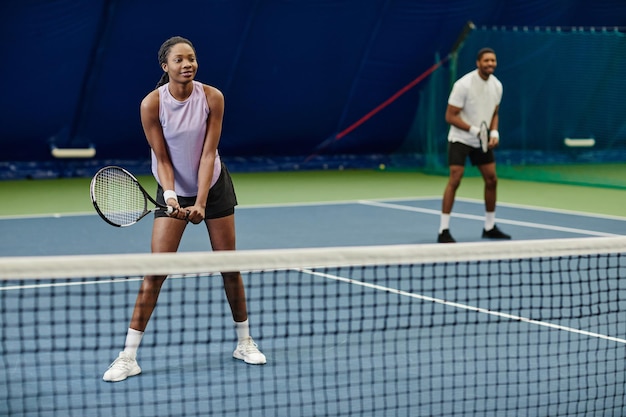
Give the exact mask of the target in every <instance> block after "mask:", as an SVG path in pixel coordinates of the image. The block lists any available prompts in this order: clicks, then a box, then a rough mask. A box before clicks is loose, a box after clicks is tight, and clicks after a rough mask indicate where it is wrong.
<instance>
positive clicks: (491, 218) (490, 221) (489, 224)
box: [485, 211, 496, 231]
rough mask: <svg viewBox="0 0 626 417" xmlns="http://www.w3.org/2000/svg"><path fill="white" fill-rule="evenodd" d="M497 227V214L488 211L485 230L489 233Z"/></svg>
mask: <svg viewBox="0 0 626 417" xmlns="http://www.w3.org/2000/svg"><path fill="white" fill-rule="evenodd" d="M495 225H496V212H495V211H488V212H486V213H485V230H486V231H489V230H491V229H493V227H494V226H495Z"/></svg>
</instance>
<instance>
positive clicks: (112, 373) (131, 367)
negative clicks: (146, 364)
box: [102, 352, 141, 382]
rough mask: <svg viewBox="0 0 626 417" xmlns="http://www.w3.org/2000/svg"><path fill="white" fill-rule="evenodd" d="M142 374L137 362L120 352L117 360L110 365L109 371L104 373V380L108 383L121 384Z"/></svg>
mask: <svg viewBox="0 0 626 417" xmlns="http://www.w3.org/2000/svg"><path fill="white" fill-rule="evenodd" d="M140 373H141V368H140V367H139V364H138V363H137V360H136V359H135V358H134V357H133V356H131V355H129V354H128V353H126V352H120V354H119V356H118V357H117V359H115V360H114V361H113V363H112V364H111V365H109V369H107V371H106V372H105V373H104V376H103V377H102V379H103V380H105V381H107V382H119V381H123V380H125V379H126V378H128V377H129V376H135V375H139V374H140Z"/></svg>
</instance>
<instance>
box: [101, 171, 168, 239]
mask: <svg viewBox="0 0 626 417" xmlns="http://www.w3.org/2000/svg"><path fill="white" fill-rule="evenodd" d="M90 191H91V201H92V202H93V206H94V207H95V209H96V211H97V212H98V214H99V215H100V217H102V219H103V220H104V221H105V222H107V223H109V224H111V225H113V226H117V227H125V226H130V225H132V224H135V223H137V222H138V221H139V220H141V219H142V218H143V217H145V216H146V214H148V213H151V212H153V211H156V210H163V211H166V212H168V213H171V212H172V210H173V209H172V207H168V206H164V205H162V204H159V203H157V202H156V201H155V200H154V199H153V198H152V197H151V196H150V195H149V194H148V192H147V191H146V190H144V188H143V187H142V186H141V184H139V181H137V178H135V176H134V175H133V174H131V173H130V172H128V171H127V170H125V169H124V168H120V167H118V166H107V167H104V168H102V169H100V170H99V171H98V172H96V175H94V177H93V178H92V180H91V187H90ZM148 202H151V203H153V204H154V205H155V207H154V208H151V209H148Z"/></svg>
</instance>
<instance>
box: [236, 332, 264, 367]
mask: <svg viewBox="0 0 626 417" xmlns="http://www.w3.org/2000/svg"><path fill="white" fill-rule="evenodd" d="M233 358H235V359H241V360H242V361H244V362H246V363H249V364H252V365H264V364H265V363H266V362H267V359H265V355H264V354H262V353H261V351H260V350H259V347H258V346H257V344H256V343H254V340H252V338H251V337H248V338H247V339H246V340H244V341H241V342H239V344H237V349H235V351H234V352H233Z"/></svg>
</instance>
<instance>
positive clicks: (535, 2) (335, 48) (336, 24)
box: [0, 0, 626, 162]
mask: <svg viewBox="0 0 626 417" xmlns="http://www.w3.org/2000/svg"><path fill="white" fill-rule="evenodd" d="M0 16H1V19H2V25H0V32H1V33H2V35H3V36H2V39H3V48H2V51H3V54H2V56H3V57H4V60H3V63H2V65H1V66H0V71H1V74H2V77H1V80H2V94H0V103H1V110H2V111H1V113H0V114H1V118H2V120H1V123H0V149H1V151H0V162H7V161H39V162H45V161H50V160H51V159H52V157H51V155H50V146H51V145H56V146H58V147H84V146H88V145H95V147H96V149H97V158H98V159H122V160H125V159H126V160H136V159H138V160H145V159H147V157H148V151H149V150H148V147H147V143H146V141H145V139H144V136H143V132H142V129H141V125H140V121H139V103H140V101H141V99H142V98H143V96H144V95H145V94H147V93H148V92H149V91H150V90H151V89H153V88H154V85H155V84H156V82H157V80H158V79H159V77H160V75H161V69H160V68H159V65H158V62H157V51H158V48H159V46H160V45H161V43H162V42H163V41H164V40H165V39H166V38H168V37H170V36H173V35H181V36H185V37H187V38H189V39H190V40H191V41H192V42H193V43H194V45H195V47H196V50H197V53H198V58H199V64H200V69H199V74H198V77H197V78H198V80H200V81H203V82H205V83H207V84H211V85H214V86H216V87H217V88H219V89H221V90H222V91H223V93H224V94H225V97H226V115H225V124H224V131H223V135H222V142H221V144H220V151H221V153H222V154H223V155H224V156H225V157H227V158H228V157H230V158H234V157H242V158H249V157H254V156H279V157H306V156H307V155H310V154H311V153H312V152H313V151H314V150H315V148H316V147H317V146H318V145H319V144H320V143H322V142H323V141H324V140H325V139H327V138H329V137H330V136H332V135H334V134H336V133H337V132H340V131H342V130H343V129H345V128H347V127H348V126H349V125H351V124H352V123H354V122H355V121H357V120H358V119H359V118H361V117H362V116H363V115H364V114H366V113H367V112H369V111H370V110H372V109H373V108H375V107H376V106H377V105H379V104H380V103H381V102H383V101H384V100H386V99H387V98H389V97H390V96H391V95H392V94H394V93H395V92H396V91H398V90H399V89H401V88H402V87H403V86H405V85H406V84H408V83H409V82H411V80H413V79H415V78H416V77H417V76H418V75H419V74H421V73H422V72H424V71H426V70H427V69H428V68H429V67H431V66H432V65H433V63H434V62H435V56H436V54H440V55H441V56H442V57H443V56H445V55H447V54H448V52H449V51H450V49H451V47H452V45H453V44H454V42H455V40H456V38H457V36H458V35H459V33H460V31H461V29H462V28H463V26H464V24H465V23H466V22H467V21H468V20H472V21H474V22H475V23H476V24H477V25H530V26H557V25H560V26H626V2H624V1H623V0H619V1H617V0H615V1H608V0H596V1H594V2H591V1H569V0H524V1H521V0H511V1H495V0H467V1H466V0H451V1H440V0H430V1H417V0H414V1H409V0H404V1H400V0H396V1H392V0H297V1H296V0H291V1H290V0H190V1H187V2H184V3H175V2H171V1H163V0H151V1H141V0H132V1H126V0H124V1H123V0H101V1H96V0H91V1H85V0H56V1H52V0H45V1H44V0H23V1H12V2H3V3H2V5H0ZM622 53H624V52H623V51H622ZM581 64H583V65H584V64H585V63H584V62H583V63H581ZM425 85H426V83H420V84H418V85H417V86H416V87H415V88H413V89H411V90H410V91H409V92H407V93H406V94H404V95H402V96H401V97H400V98H399V99H398V100H396V101H394V102H393V103H392V104H391V105H389V106H388V107H386V108H385V109H384V110H382V111H381V112H379V113H378V114H376V116H375V117H373V118H371V119H370V120H368V121H367V122H366V123H365V124H363V125H362V126H361V127H359V128H358V129H356V130H354V131H353V132H351V133H350V134H349V135H347V136H346V137H344V138H342V140H341V141H337V142H336V143H334V144H333V147H332V152H334V153H342V154H357V155H358V154H360V155H367V154H376V153H383V154H384V153H390V152H393V151H394V150H396V149H397V148H398V147H399V146H401V144H402V143H403V142H404V141H405V140H406V138H407V136H408V134H409V131H410V129H411V127H412V124H413V123H414V120H415V117H416V112H417V109H418V105H419V101H420V100H419V94H420V89H422V88H423V87H424V86H425ZM446 94H447V92H446ZM441 117H443V116H441Z"/></svg>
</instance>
